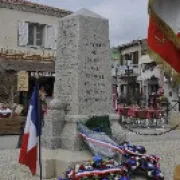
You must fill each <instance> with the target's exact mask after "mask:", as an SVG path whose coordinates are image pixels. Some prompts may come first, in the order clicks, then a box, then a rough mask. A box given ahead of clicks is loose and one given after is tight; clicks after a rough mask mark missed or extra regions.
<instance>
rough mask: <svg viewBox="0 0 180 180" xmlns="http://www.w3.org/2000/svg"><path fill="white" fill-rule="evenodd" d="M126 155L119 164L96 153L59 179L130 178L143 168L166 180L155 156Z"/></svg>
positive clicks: (148, 172) (151, 176)
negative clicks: (123, 160)
mask: <svg viewBox="0 0 180 180" xmlns="http://www.w3.org/2000/svg"><path fill="white" fill-rule="evenodd" d="M125 157H126V158H127V157H128V158H127V159H126V160H125V162H123V163H122V164H119V163H117V162H116V161H114V160H113V159H103V158H102V157H101V156H99V155H96V156H94V157H93V159H92V161H87V162H84V163H82V164H77V165H76V166H74V167H73V168H70V169H69V170H68V171H67V172H66V173H65V177H64V178H62V177H60V178H58V180H130V175H131V174H134V175H135V174H136V172H138V171H139V170H142V171H143V172H144V175H145V176H146V177H148V178H149V179H152V180H155V179H156V180H164V176H163V174H162V173H161V171H160V168H159V163H157V161H156V160H157V159H156V157H155V156H154V158H155V159H154V160H153V159H152V158H151V157H149V158H148V157H146V156H144V157H143V156H142V157H137V156H127V155H125Z"/></svg>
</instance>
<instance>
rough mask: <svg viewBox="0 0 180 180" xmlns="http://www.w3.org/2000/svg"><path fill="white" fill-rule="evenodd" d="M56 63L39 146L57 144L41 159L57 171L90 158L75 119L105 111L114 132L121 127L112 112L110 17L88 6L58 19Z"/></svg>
mask: <svg viewBox="0 0 180 180" xmlns="http://www.w3.org/2000/svg"><path fill="white" fill-rule="evenodd" d="M55 66H56V67H55V86H54V100H53V101H52V102H51V107H50V110H49V112H48V114H47V116H46V118H45V127H44V130H43V146H44V147H45V148H48V149H55V150H57V149H58V152H59V156H58V155H57V157H55V156H54V155H52V152H49V153H50V154H51V155H49V157H51V156H53V157H54V159H55V160H54V161H50V160H49V161H48V160H47V159H46V158H44V159H45V162H46V163H45V164H46V165H47V167H50V164H51V163H52V164H51V165H52V166H54V168H55V169H56V171H53V173H54V174H55V175H57V174H59V173H60V172H61V173H62V172H63V171H65V170H66V167H67V165H69V164H71V163H73V162H74V163H75V162H77V161H81V160H86V158H87V157H89V154H88V153H87V152H85V151H84V150H85V146H84V143H83V142H82V141H81V140H80V139H79V137H78V132H77V124H76V123H77V122H78V121H79V120H83V119H88V118H89V117H90V116H92V115H110V120H111V125H112V131H113V135H114V136H116V135H117V134H116V132H119V131H120V130H121V129H120V128H118V123H117V116H116V115H111V114H113V106H112V85H111V84H112V83H111V65H110V42H109V21H108V20H107V19H105V18H103V17H101V16H99V15H97V14H95V13H93V12H91V11H89V10H87V9H81V10H79V11H77V12H76V13H74V14H71V15H69V16H67V17H64V18H62V19H61V20H60V23H59V35H58V45H57V58H56V62H55ZM56 153H57V151H56ZM47 154H48V153H47ZM57 154H58V153H57ZM65 157H66V158H67V160H66V159H65ZM53 163H54V164H53ZM62 164H63V165H62ZM56 166H57V167H58V168H57V167H56ZM62 166H63V167H62ZM47 167H46V171H45V172H47V171H48V168H47ZM47 174H48V173H46V175H47ZM49 174H50V173H49ZM51 174H52V173H51Z"/></svg>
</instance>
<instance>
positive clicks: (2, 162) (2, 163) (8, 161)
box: [0, 138, 180, 180]
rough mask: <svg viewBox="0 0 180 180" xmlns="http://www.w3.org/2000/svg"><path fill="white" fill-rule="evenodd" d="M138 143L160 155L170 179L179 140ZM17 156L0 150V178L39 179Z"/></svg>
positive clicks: (179, 153) (15, 152)
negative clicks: (32, 174) (19, 162)
mask: <svg viewBox="0 0 180 180" xmlns="http://www.w3.org/2000/svg"><path fill="white" fill-rule="evenodd" d="M138 144H139V145H144V146H145V147H146V149H147V151H148V153H151V154H157V155H160V157H161V161H160V162H161V169H162V172H163V173H164V174H165V180H172V179H173V170H174V166H175V165H176V164H180V141H178V140H174V141H172V140H171V141H162V140H156V139H155V138H154V140H151V141H149V142H141V143H140V142H139V143H138ZM18 156H19V151H18V150H6V151H5V150H2V151H0V179H1V180H39V178H38V177H37V176H31V174H30V171H29V170H28V168H27V167H25V166H22V165H20V164H18ZM144 179H145V178H140V177H138V178H133V180H144ZM44 180H45V179H44ZM51 180H55V179H51Z"/></svg>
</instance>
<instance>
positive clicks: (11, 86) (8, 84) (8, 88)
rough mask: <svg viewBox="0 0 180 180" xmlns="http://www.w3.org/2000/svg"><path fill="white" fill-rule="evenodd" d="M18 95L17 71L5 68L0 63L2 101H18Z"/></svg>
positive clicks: (0, 95)
mask: <svg viewBox="0 0 180 180" xmlns="http://www.w3.org/2000/svg"><path fill="white" fill-rule="evenodd" d="M18 95H19V93H18V92H17V74H16V72H15V71H12V70H5V69H4V68H3V66H2V65H0V102H4V103H8V104H12V103H14V102H15V101H16V98H17V97H18Z"/></svg>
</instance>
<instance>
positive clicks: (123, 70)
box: [117, 64, 140, 77]
mask: <svg viewBox="0 0 180 180" xmlns="http://www.w3.org/2000/svg"><path fill="white" fill-rule="evenodd" d="M139 74H140V69H139V66H138V64H131V65H130V66H129V76H133V77H134V76H138V75H139ZM117 76H121V77H126V76H128V68H127V66H120V67H118V69H117Z"/></svg>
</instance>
